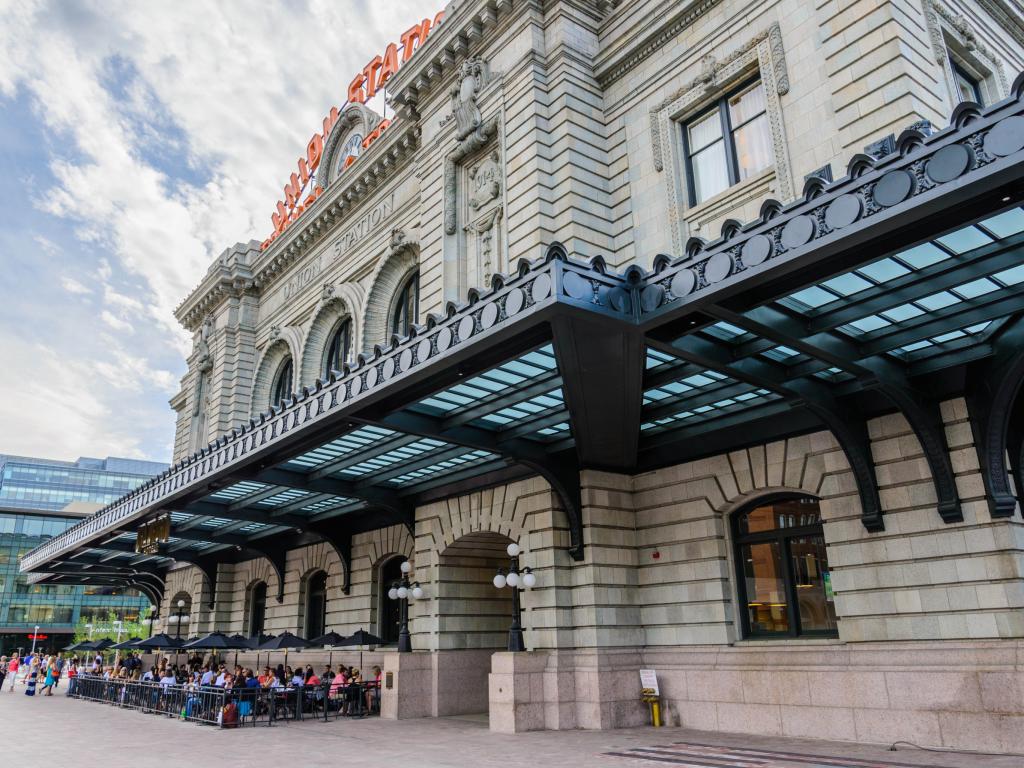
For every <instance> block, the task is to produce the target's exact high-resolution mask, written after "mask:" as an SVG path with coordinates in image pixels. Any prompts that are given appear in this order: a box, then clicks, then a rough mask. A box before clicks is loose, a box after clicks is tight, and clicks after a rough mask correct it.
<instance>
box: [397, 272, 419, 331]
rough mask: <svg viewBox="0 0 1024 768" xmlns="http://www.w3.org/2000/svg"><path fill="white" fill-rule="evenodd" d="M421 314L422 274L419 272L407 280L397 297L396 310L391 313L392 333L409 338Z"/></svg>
mask: <svg viewBox="0 0 1024 768" xmlns="http://www.w3.org/2000/svg"><path fill="white" fill-rule="evenodd" d="M419 313H420V273H419V272H418V271H417V272H413V273H412V274H411V275H409V277H407V278H406V279H405V282H403V283H402V287H401V288H400V289H399V290H398V293H397V294H396V295H395V308H394V310H393V311H392V313H391V332H392V333H397V334H398V335H399V336H408V335H409V330H410V329H411V328H412V324H413V323H415V322H416V318H417V317H418V316H419Z"/></svg>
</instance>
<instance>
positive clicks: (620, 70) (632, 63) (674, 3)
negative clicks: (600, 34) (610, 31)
mask: <svg viewBox="0 0 1024 768" xmlns="http://www.w3.org/2000/svg"><path fill="white" fill-rule="evenodd" d="M719 2H720V0H692V2H689V3H686V4H685V5H683V6H682V7H681V8H680V7H678V6H679V5H680V3H679V2H678V0H668V1H667V2H665V3H664V5H663V9H664V13H652V14H650V15H649V16H647V17H645V18H644V20H643V21H642V22H641V23H639V24H636V25H635V26H634V27H633V28H631V29H628V30H625V31H624V32H623V33H622V34H619V35H617V37H618V39H619V40H621V41H622V43H621V44H620V45H618V46H615V47H613V48H612V49H610V50H609V51H607V52H603V51H602V53H601V54H599V56H598V58H597V61H596V62H595V64H594V74H595V76H596V77H597V81H598V82H599V83H600V84H601V87H602V88H607V87H608V86H609V85H611V84H612V83H614V82H615V81H617V80H619V79H621V78H623V77H625V75H626V74H628V73H629V72H630V71H632V70H633V69H635V68H636V67H637V66H638V65H639V64H640V63H642V62H643V61H645V60H646V59H648V58H650V57H651V56H652V55H654V53H656V52H657V51H658V50H659V49H661V48H663V47H664V46H665V45H666V44H667V43H669V42H670V41H671V40H672V38H674V37H676V36H677V35H679V33H680V32H682V31H683V30H684V29H686V28H687V27H688V26H690V25H691V24H693V22H694V21H696V20H697V19H699V18H700V17H701V16H703V15H704V14H705V13H707V12H708V11H710V10H711V9H712V8H714V7H715V6H716V5H718V3H719Z"/></svg>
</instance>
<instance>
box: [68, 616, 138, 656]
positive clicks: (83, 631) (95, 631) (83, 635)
mask: <svg viewBox="0 0 1024 768" xmlns="http://www.w3.org/2000/svg"><path fill="white" fill-rule="evenodd" d="M152 612H153V609H152V608H147V609H145V610H143V611H142V613H141V614H140V616H139V621H137V622H135V621H125V622H122V625H121V641H122V642H123V641H125V640H127V639H128V638H130V637H148V636H149V627H147V626H146V625H145V624H143V623H142V620H143V619H145V618H147V617H148V616H149V615H150V614H152ZM116 621H117V614H116V613H115V612H114V611H110V612H109V613H108V614H107V617H106V618H105V619H102V620H98V621H93V622H91V624H92V631H91V633H90V630H89V624H90V622H89V621H87V620H86V619H80V620H79V622H78V624H76V625H75V636H74V639H73V640H72V643H80V642H83V641H85V640H103V639H104V638H109V639H110V640H113V641H114V642H115V643H116V642H117V641H118V636H117V624H116V623H115V622H116ZM109 653H110V654H111V655H113V653H114V652H113V651H110V652H109Z"/></svg>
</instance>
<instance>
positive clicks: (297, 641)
mask: <svg viewBox="0 0 1024 768" xmlns="http://www.w3.org/2000/svg"><path fill="white" fill-rule="evenodd" d="M311 645H312V643H310V642H309V640H306V639H305V638H303V637H299V636H298V635H293V634H292V633H291V632H282V633H281V634H280V635H278V636H277V637H272V638H270V639H269V640H267V641H266V642H264V643H260V644H259V645H258V646H257V650H261V651H279V650H282V649H284V665H285V666H286V667H287V666H288V649H289V648H309V647H310V646H311ZM269 659H270V654H267V660H268V661H267V663H268V664H269V663H270V662H269Z"/></svg>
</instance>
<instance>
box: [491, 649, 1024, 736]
mask: <svg viewBox="0 0 1024 768" xmlns="http://www.w3.org/2000/svg"><path fill="white" fill-rule="evenodd" d="M641 668H651V669H655V670H656V671H657V673H658V682H659V685H660V688H661V697H662V712H663V719H664V721H665V724H666V725H673V726H682V727H686V728H695V729H700V730H708V731H723V732H733V733H751V734H758V735H774V736H793V737H801V738H818V739H833V740H840V741H857V742H876V743H886V744H888V743H892V742H895V741H909V742H913V743H916V744H919V745H921V746H930V747H953V748H956V749H978V750H987V751H996V752H1022V751H1024V642H1020V641H995V642H956V643H943V642H923V643H865V644H858V645H856V646H850V645H846V644H843V643H838V642H835V643H828V642H825V643H815V642H807V643H793V644H787V645H785V646H779V645H778V644H769V643H748V644H741V645H736V646H721V647H715V646H705V647H694V648H685V649H684V648H672V649H657V650H652V649H634V650H627V649H619V650H614V651H611V650H609V651H603V650H602V651H561V652H559V651H538V652H531V653H524V654H508V653H500V654H495V656H494V663H493V666H492V672H491V676H490V696H491V710H490V711H491V720H490V723H491V729H492V730H495V731H500V732H506V733H514V732H519V731H527V730H561V729H565V728H620V727H627V726H633V725H638V724H642V723H646V722H648V713H647V709H646V707H645V706H644V705H643V704H641V703H640V679H639V674H638V672H639V670H640V669H641Z"/></svg>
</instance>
